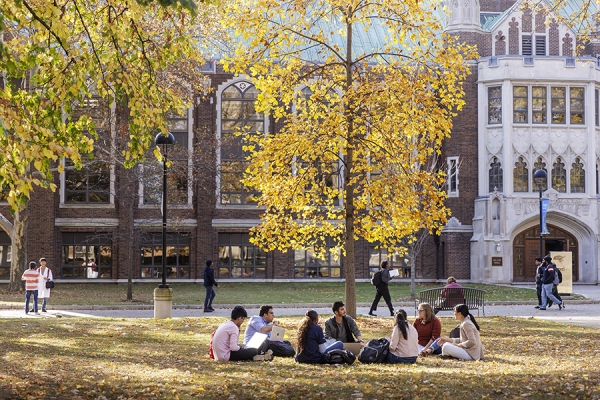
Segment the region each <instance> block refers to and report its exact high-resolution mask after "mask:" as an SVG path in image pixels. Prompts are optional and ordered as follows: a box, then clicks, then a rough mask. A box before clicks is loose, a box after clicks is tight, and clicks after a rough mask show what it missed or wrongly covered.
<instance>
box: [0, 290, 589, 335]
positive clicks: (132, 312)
mask: <svg viewBox="0 0 600 400" xmlns="http://www.w3.org/2000/svg"><path fill="white" fill-rule="evenodd" d="M573 292H574V293H577V294H580V295H583V296H585V297H586V298H587V299H588V300H573V301H569V300H566V308H565V309H564V310H562V311H559V310H558V307H557V306H556V305H555V306H553V307H552V308H549V309H548V310H546V311H540V310H537V309H535V308H534V306H535V305H536V303H535V302H529V304H527V303H524V302H519V303H518V304H516V303H514V302H487V303H486V306H485V316H486V317H495V316H512V317H518V318H539V319H543V320H551V321H556V322H560V323H565V324H573V325H585V326H592V327H596V328H600V287H599V286H595V285H593V286H592V285H574V287H573ZM273 306H274V311H275V315H276V317H277V316H280V317H283V316H291V317H301V316H303V315H304V313H305V312H306V311H307V310H309V309H314V310H315V311H317V312H318V313H319V315H321V316H323V317H324V316H329V315H330V314H331V307H330V306H329V305H326V304H285V305H276V304H273ZM215 307H216V310H215V312H212V313H205V312H204V310H203V307H201V306H198V305H195V306H194V305H192V306H174V307H173V311H172V317H173V318H199V317H229V316H230V313H231V308H232V306H231V305H227V306H218V305H216V306H215ZM394 307H395V309H396V310H397V309H399V308H403V309H404V310H405V311H406V312H407V314H408V315H409V317H410V318H413V317H414V315H415V310H414V308H415V307H414V303H394ZM369 308H370V307H369V305H368V304H365V303H361V304H359V305H358V307H357V313H358V315H359V317H365V318H372V317H370V316H368V315H367V313H368V312H369ZM246 309H247V311H248V315H257V314H258V309H259V306H258V305H247V306H246ZM376 313H377V315H378V317H383V318H388V319H390V315H389V311H388V310H387V307H386V306H385V303H383V302H381V303H380V306H379V309H378V312H376ZM473 314H474V315H475V316H476V317H477V311H473ZM479 315H480V316H483V313H481V312H480V313H479ZM439 316H442V317H451V316H452V313H451V312H449V311H445V312H441V313H440V314H439ZM57 317H59V318H60V317H71V318H72V317H80V318H105V317H106V318H154V309H153V307H152V306H151V305H150V306H148V305H145V306H124V307H115V308H111V307H95V308H94V309H85V308H83V307H81V306H80V307H76V306H71V307H67V306H60V307H56V308H54V309H53V308H52V306H51V303H50V307H49V311H48V312H47V313H40V315H34V314H29V315H26V314H25V312H24V310H23V308H18V309H17V308H11V309H2V310H0V318H57Z"/></svg>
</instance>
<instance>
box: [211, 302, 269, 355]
mask: <svg viewBox="0 0 600 400" xmlns="http://www.w3.org/2000/svg"><path fill="white" fill-rule="evenodd" d="M247 317H248V313H247V312H246V310H245V309H244V307H242V306H235V308H234V309H233V310H231V320H229V321H227V322H224V323H223V324H221V325H220V326H219V327H218V328H217V330H216V331H215V335H214V336H213V339H212V343H213V351H214V355H215V360H217V361H242V360H252V359H253V358H254V357H255V356H257V355H258V350H257V349H254V348H247V349H246V348H244V345H241V346H240V345H239V344H238V338H239V336H240V326H242V324H243V323H244V320H245V319H246V318H247ZM260 357H263V356H260Z"/></svg>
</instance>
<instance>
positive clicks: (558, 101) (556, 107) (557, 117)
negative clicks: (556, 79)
mask: <svg viewBox="0 0 600 400" xmlns="http://www.w3.org/2000/svg"><path fill="white" fill-rule="evenodd" d="M550 93H551V104H550V106H551V107H552V118H551V120H552V123H553V124H564V123H565V122H566V121H565V113H566V100H565V93H566V88H564V87H553V88H551V89H550Z"/></svg>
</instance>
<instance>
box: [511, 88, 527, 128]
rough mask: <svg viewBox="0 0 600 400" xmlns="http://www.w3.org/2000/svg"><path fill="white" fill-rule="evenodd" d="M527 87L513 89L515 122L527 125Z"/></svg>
mask: <svg viewBox="0 0 600 400" xmlns="http://www.w3.org/2000/svg"><path fill="white" fill-rule="evenodd" d="M527 100H528V99H527V86H515V87H513V122H514V123H520V124H526V123H527V112H528V107H527Z"/></svg>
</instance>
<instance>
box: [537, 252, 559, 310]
mask: <svg viewBox="0 0 600 400" xmlns="http://www.w3.org/2000/svg"><path fill="white" fill-rule="evenodd" d="M551 261H552V257H550V256H546V257H544V264H545V265H546V269H545V270H544V275H542V306H541V307H540V310H545V309H546V304H547V302H548V299H550V300H552V301H553V302H555V303H556V304H558V309H559V310H562V301H561V300H559V299H557V298H556V297H554V295H553V294H552V285H553V284H554V277H555V275H556V273H555V272H554V271H555V265H554V264H552V263H551Z"/></svg>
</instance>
